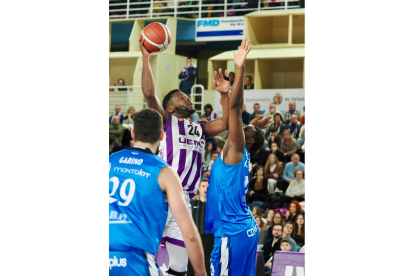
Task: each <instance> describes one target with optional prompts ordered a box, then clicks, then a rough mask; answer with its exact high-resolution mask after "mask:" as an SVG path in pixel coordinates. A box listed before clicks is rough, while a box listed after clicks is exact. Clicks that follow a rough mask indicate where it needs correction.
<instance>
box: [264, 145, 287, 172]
mask: <svg viewBox="0 0 414 276" xmlns="http://www.w3.org/2000/svg"><path fill="white" fill-rule="evenodd" d="M269 148H270V152H269V153H268V155H269V154H271V153H274V154H276V157H277V159H278V160H279V164H280V165H281V166H283V162H282V161H281V160H283V158H284V155H283V152H281V151H280V150H279V146H278V145H277V143H276V142H272V143H270V145H269ZM268 157H269V156H266V160H267V158H268Z"/></svg>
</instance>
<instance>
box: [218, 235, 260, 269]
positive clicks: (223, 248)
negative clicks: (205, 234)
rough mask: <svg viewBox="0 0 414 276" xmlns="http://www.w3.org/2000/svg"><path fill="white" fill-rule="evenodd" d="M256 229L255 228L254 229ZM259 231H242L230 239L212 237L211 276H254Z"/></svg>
mask: <svg viewBox="0 0 414 276" xmlns="http://www.w3.org/2000/svg"><path fill="white" fill-rule="evenodd" d="M256 229H257V228H256ZM258 243H259V231H258V230H257V231H256V232H255V233H254V234H253V233H252V230H251V229H250V230H247V231H243V232H241V233H240V234H237V235H235V236H232V237H214V247H213V251H212V252H211V259H210V271H211V276H222V275H226V276H240V275H243V276H255V275H256V251H257V244H258Z"/></svg>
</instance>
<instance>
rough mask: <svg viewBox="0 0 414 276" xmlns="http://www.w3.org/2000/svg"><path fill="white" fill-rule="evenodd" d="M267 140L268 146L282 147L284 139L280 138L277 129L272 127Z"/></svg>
mask: <svg viewBox="0 0 414 276" xmlns="http://www.w3.org/2000/svg"><path fill="white" fill-rule="evenodd" d="M266 138H267V145H268V147H270V144H272V143H276V144H277V145H278V146H280V143H281V142H282V138H281V137H280V136H279V134H278V132H277V129H276V128H275V127H274V126H273V127H270V135H269V137H266Z"/></svg>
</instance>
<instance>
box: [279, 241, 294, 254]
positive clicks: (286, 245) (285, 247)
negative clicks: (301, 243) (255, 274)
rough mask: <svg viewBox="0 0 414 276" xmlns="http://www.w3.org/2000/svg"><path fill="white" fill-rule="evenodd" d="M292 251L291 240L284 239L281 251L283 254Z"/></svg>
mask: <svg viewBox="0 0 414 276" xmlns="http://www.w3.org/2000/svg"><path fill="white" fill-rule="evenodd" d="M291 249H292V243H291V242H290V240H289V239H282V241H281V242H280V250H282V251H283V252H289V251H291Z"/></svg>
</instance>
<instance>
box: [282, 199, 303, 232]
mask: <svg viewBox="0 0 414 276" xmlns="http://www.w3.org/2000/svg"><path fill="white" fill-rule="evenodd" d="M300 213H302V208H301V207H300V204H299V202H297V201H296V200H292V202H291V203H290V206H289V210H288V211H287V212H286V215H287V219H286V222H288V221H291V222H294V223H296V219H297V218H298V215H299V214H300ZM295 235H296V234H295ZM295 235H293V236H295Z"/></svg>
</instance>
